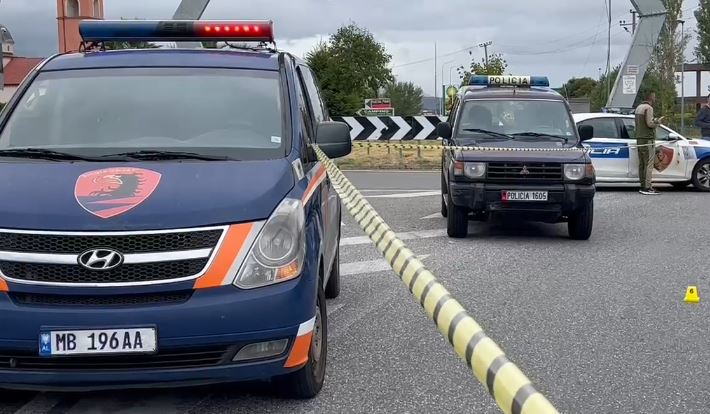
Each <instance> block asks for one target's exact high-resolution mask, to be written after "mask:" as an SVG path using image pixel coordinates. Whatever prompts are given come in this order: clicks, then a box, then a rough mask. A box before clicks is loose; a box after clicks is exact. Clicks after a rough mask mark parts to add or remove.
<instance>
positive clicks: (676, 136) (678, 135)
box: [668, 132, 681, 141]
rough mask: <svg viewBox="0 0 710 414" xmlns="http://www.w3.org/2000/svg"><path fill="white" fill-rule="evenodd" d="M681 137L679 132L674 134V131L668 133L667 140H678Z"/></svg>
mask: <svg viewBox="0 0 710 414" xmlns="http://www.w3.org/2000/svg"><path fill="white" fill-rule="evenodd" d="M680 140H681V137H680V134H676V133H675V132H671V133H670V134H668V141H680Z"/></svg>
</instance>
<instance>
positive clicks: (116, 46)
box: [105, 42, 158, 50]
mask: <svg viewBox="0 0 710 414" xmlns="http://www.w3.org/2000/svg"><path fill="white" fill-rule="evenodd" d="M105 46H106V49H107V50H123V49H157V48H158V45H156V44H155V43H151V42H106V44H105Z"/></svg>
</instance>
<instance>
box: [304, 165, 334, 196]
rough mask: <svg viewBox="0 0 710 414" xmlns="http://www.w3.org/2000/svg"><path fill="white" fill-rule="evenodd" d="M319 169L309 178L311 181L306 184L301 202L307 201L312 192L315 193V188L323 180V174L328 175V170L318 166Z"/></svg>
mask: <svg viewBox="0 0 710 414" xmlns="http://www.w3.org/2000/svg"><path fill="white" fill-rule="evenodd" d="M320 168H321V169H320V171H318V172H317V173H316V174H315V175H314V176H313V178H312V179H311V182H310V183H309V184H308V188H306V192H305V193H303V199H302V200H301V201H303V203H304V204H305V203H307V202H308V200H309V199H310V198H311V196H312V195H313V193H315V191H316V188H317V187H318V186H319V185H320V184H321V183H322V182H323V180H324V179H325V176H326V175H328V172H327V171H326V170H325V168H323V167H320Z"/></svg>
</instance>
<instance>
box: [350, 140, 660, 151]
mask: <svg viewBox="0 0 710 414" xmlns="http://www.w3.org/2000/svg"><path fill="white" fill-rule="evenodd" d="M660 145H663V143H662V142H654V143H649V144H631V145H625V146H613V147H612V146H609V147H602V146H596V147H594V148H591V147H582V148H580V147H561V148H534V147H478V146H460V145H432V144H401V143H393V142H385V141H380V142H374V141H373V142H371V141H353V146H355V147H362V148H378V147H379V148H394V149H403V150H435V151H443V150H451V151H479V152H501V151H508V152H579V153H580V154H581V153H585V152H592V151H599V150H605V149H617V150H620V149H627V148H640V147H652V146H660Z"/></svg>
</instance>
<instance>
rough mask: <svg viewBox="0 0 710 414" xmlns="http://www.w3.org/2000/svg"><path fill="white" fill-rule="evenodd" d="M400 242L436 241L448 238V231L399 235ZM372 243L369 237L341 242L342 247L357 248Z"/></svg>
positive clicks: (353, 238)
mask: <svg viewBox="0 0 710 414" xmlns="http://www.w3.org/2000/svg"><path fill="white" fill-rule="evenodd" d="M397 237H399V239H400V240H417V239H434V238H437V237H446V230H444V229H434V230H420V231H412V232H404V233H397ZM371 243H372V241H371V240H370V238H369V237H367V236H357V237H346V238H344V239H341V240H340V246H357V245H361V244H371Z"/></svg>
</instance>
